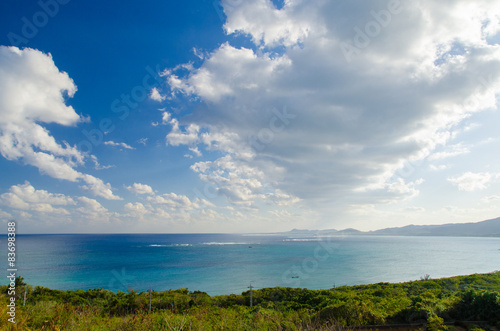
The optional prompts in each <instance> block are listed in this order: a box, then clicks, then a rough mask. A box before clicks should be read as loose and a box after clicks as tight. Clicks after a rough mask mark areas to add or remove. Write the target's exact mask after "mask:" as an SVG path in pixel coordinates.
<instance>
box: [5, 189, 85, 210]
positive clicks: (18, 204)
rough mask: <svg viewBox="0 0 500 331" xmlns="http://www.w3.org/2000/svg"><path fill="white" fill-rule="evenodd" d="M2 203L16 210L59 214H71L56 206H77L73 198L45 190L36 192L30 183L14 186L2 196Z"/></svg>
mask: <svg viewBox="0 0 500 331" xmlns="http://www.w3.org/2000/svg"><path fill="white" fill-rule="evenodd" d="M0 203H2V204H3V205H5V206H8V207H10V208H14V209H21V210H25V211H28V210H31V211H36V212H42V213H57V214H69V212H68V211H67V210H66V209H64V208H56V207H54V206H69V205H75V204H76V203H75V201H74V200H73V199H72V198H71V197H67V196H65V195H63V194H53V193H49V192H47V191H44V190H36V189H35V188H34V187H33V186H32V185H31V184H30V183H29V182H25V183H24V184H22V185H14V186H12V187H11V188H10V189H9V192H8V193H3V194H2V195H0Z"/></svg>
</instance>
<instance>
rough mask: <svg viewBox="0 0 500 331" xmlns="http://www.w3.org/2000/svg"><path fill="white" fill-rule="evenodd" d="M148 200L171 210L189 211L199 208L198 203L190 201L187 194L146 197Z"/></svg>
mask: <svg viewBox="0 0 500 331" xmlns="http://www.w3.org/2000/svg"><path fill="white" fill-rule="evenodd" d="M148 201H149V202H151V203H154V204H158V205H163V206H165V207H166V208H168V209H169V210H171V211H189V210H191V209H197V208H199V205H198V204H197V203H195V202H192V201H191V200H190V199H189V198H188V197H187V196H185V195H177V194H175V193H166V194H163V195H157V196H154V197H148Z"/></svg>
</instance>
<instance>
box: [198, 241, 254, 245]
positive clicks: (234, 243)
mask: <svg viewBox="0 0 500 331" xmlns="http://www.w3.org/2000/svg"><path fill="white" fill-rule="evenodd" d="M201 245H255V244H251V243H236V242H208V243H201Z"/></svg>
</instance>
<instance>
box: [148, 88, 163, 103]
mask: <svg viewBox="0 0 500 331" xmlns="http://www.w3.org/2000/svg"><path fill="white" fill-rule="evenodd" d="M149 97H150V98H151V99H152V100H154V101H158V102H162V101H164V100H165V99H166V96H164V95H161V94H160V92H159V91H158V89H157V88H156V87H153V89H152V90H151V93H150V94H149Z"/></svg>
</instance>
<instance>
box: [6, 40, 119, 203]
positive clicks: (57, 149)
mask: <svg viewBox="0 0 500 331" xmlns="http://www.w3.org/2000/svg"><path fill="white" fill-rule="evenodd" d="M0 72H1V75H0V153H1V154H2V156H3V157H5V158H6V159H7V160H10V161H21V162H23V163H24V164H27V165H31V166H34V167H36V168H38V169H39V171H40V172H41V173H43V174H46V175H48V176H51V177H53V178H57V179H63V180H68V181H72V182H78V181H83V182H84V183H86V184H87V185H85V187H88V188H89V189H90V190H91V191H92V192H93V193H94V194H96V195H99V196H102V197H105V198H107V199H119V197H117V196H115V195H114V194H113V193H112V192H111V191H110V186H109V184H104V183H102V181H101V180H100V179H98V178H95V177H93V176H91V175H87V174H83V173H81V172H79V171H77V170H75V168H76V167H77V166H81V165H83V164H84V159H85V157H86V155H84V154H82V153H81V152H80V151H78V150H77V148H76V147H75V146H70V145H69V144H68V143H66V142H63V143H62V144H61V143H58V142H57V141H56V139H55V138H54V137H53V136H51V135H50V132H49V131H48V130H47V129H46V128H44V127H43V126H42V124H50V123H56V124H59V125H64V126H75V125H77V124H78V123H80V122H82V121H84V119H82V118H81V117H80V116H79V115H78V114H77V113H76V112H75V110H74V109H73V108H72V107H71V106H68V105H66V103H65V100H66V99H67V98H70V97H72V96H73V95H74V93H75V92H76V85H75V84H74V82H73V80H72V79H71V78H70V77H69V76H68V74H67V73H65V72H61V71H59V69H58V68H57V67H56V65H55V64H54V61H53V60H52V57H51V55H50V54H48V55H47V54H44V53H42V52H40V51H38V50H34V49H30V48H26V49H23V50H21V49H19V48H17V47H4V46H0Z"/></svg>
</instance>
